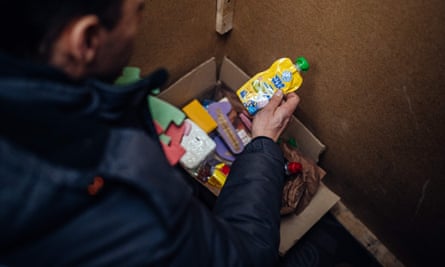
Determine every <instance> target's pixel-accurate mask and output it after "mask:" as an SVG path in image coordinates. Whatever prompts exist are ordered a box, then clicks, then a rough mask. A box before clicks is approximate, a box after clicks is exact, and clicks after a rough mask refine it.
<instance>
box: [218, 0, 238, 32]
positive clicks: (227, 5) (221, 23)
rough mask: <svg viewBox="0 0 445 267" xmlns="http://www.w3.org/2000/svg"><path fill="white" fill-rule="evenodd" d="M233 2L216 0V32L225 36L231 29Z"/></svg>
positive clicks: (233, 0) (230, 0)
mask: <svg viewBox="0 0 445 267" xmlns="http://www.w3.org/2000/svg"><path fill="white" fill-rule="evenodd" d="M234 6H235V0H217V3H216V31H217V32H218V33H219V34H225V33H226V32H229V31H230V30H231V29H232V23H233V10H234Z"/></svg>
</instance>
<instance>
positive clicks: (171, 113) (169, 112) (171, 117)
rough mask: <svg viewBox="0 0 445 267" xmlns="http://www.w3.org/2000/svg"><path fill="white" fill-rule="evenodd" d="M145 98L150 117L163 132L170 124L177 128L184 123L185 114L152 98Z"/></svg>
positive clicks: (168, 104)
mask: <svg viewBox="0 0 445 267" xmlns="http://www.w3.org/2000/svg"><path fill="white" fill-rule="evenodd" d="M147 98H148V99H147V101H148V106H149V108H150V113H151V116H152V117H153V119H154V120H155V121H156V122H157V123H158V124H159V126H160V127H161V128H162V130H163V131H165V130H167V128H168V126H169V124H170V123H171V122H174V123H175V124H176V125H177V126H180V125H181V124H182V122H184V120H185V114H184V113H183V112H182V111H181V110H180V109H178V108H177V107H175V106H173V105H172V104H170V103H168V102H166V101H164V100H161V99H159V98H157V97H154V96H148V97H147Z"/></svg>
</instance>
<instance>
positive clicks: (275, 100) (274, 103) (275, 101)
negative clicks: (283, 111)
mask: <svg viewBox="0 0 445 267" xmlns="http://www.w3.org/2000/svg"><path fill="white" fill-rule="evenodd" d="M281 100H283V92H282V91H281V90H277V91H276V92H275V94H273V96H272V98H271V99H270V100H269V103H268V104H267V105H266V106H265V107H264V108H265V109H271V110H275V109H276V108H277V107H278V106H279V105H280V104H281Z"/></svg>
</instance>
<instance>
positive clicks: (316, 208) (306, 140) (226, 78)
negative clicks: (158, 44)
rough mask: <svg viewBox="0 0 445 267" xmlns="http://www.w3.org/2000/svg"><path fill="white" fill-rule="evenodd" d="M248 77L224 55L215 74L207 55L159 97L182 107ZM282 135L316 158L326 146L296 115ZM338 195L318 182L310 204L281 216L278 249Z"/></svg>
mask: <svg viewBox="0 0 445 267" xmlns="http://www.w3.org/2000/svg"><path fill="white" fill-rule="evenodd" d="M248 79H249V76H248V75H247V74H246V73H245V72H244V71H242V70H241V69H240V68H239V67H238V66H236V65H235V64H234V63H233V62H232V61H230V60H229V59H228V58H224V59H223V62H222V65H221V69H220V73H219V75H217V65H216V61H215V58H210V59H209V60H207V61H206V62H204V63H202V64H201V65H199V66H198V67H196V68H195V69H193V70H192V71H190V72H189V73H187V74H186V75H184V76H183V77H182V78H180V79H179V80H178V81H177V82H175V83H174V84H172V85H171V86H170V87H169V88H167V89H165V90H163V91H162V92H161V94H160V95H159V98H161V99H163V100H166V101H168V102H169V103H171V104H173V105H175V106H177V107H180V108H181V107H183V106H184V105H185V104H187V103H188V102H189V101H191V100H193V99H194V98H197V97H198V96H200V95H203V94H204V93H205V92H207V91H208V90H211V89H212V88H214V86H215V85H216V84H217V83H219V82H222V83H224V84H225V85H227V86H228V87H229V88H231V89H232V90H237V89H238V88H239V87H241V86H242V85H243V84H244V83H245V82H246V81H247V80H248ZM283 136H284V137H293V138H295V139H296V140H297V142H298V144H299V149H300V150H301V151H302V152H303V153H304V154H305V155H307V156H308V157H310V158H312V159H313V160H315V161H318V159H319V156H320V154H321V153H322V152H323V151H324V150H325V145H323V144H322V143H321V142H320V141H319V140H318V139H317V138H316V137H315V136H314V135H313V134H312V133H311V132H310V131H309V130H308V129H307V128H306V127H305V126H304V125H303V124H302V123H301V122H300V121H299V120H298V119H297V118H295V117H293V118H292V119H291V121H290V122H289V127H288V128H287V130H286V131H285V132H284V134H283ZM211 191H212V190H211ZM339 199H340V198H339V197H338V196H337V195H336V194H334V193H333V192H332V191H330V190H329V189H328V188H327V187H326V186H325V185H323V183H321V185H320V188H319V189H318V191H317V193H316V194H315V195H314V197H313V199H312V200H311V202H310V204H309V205H308V206H307V207H306V208H305V209H304V210H303V211H302V212H301V213H300V214H299V215H287V216H285V217H283V218H282V220H281V230H280V232H281V233H280V236H281V242H280V249H279V252H280V253H281V254H284V253H286V252H287V251H288V250H289V249H290V248H291V247H292V246H293V245H294V244H295V243H296V242H297V241H298V240H299V239H300V238H301V237H302V236H303V235H304V234H305V233H306V232H307V231H308V230H309V229H310V228H311V227H312V226H313V225H314V224H315V223H316V222H317V221H318V220H319V219H320V218H321V217H322V216H323V215H324V214H325V213H326V212H328V211H329V209H331V208H332V206H334V204H335V203H337V202H338V201H339Z"/></svg>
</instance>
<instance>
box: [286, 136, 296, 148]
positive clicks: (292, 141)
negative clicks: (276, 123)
mask: <svg viewBox="0 0 445 267" xmlns="http://www.w3.org/2000/svg"><path fill="white" fill-rule="evenodd" d="M287 144H288V145H289V146H291V147H293V148H298V144H297V141H296V140H295V138H293V137H291V138H289V140H287Z"/></svg>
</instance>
